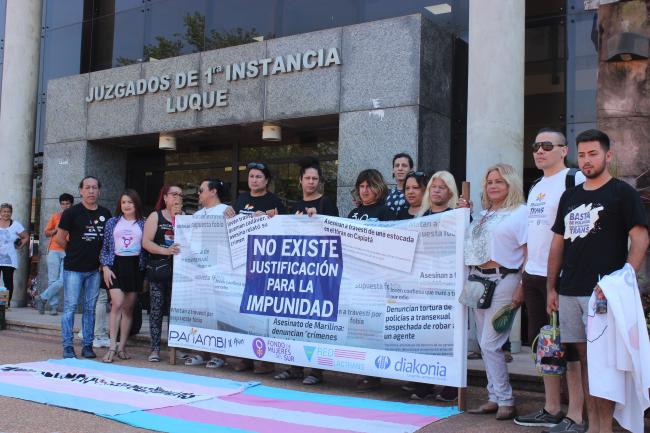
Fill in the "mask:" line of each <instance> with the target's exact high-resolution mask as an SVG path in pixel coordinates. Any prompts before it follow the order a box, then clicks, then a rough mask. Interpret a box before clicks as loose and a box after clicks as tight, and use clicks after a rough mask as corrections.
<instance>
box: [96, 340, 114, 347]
mask: <svg viewBox="0 0 650 433" xmlns="http://www.w3.org/2000/svg"><path fill="white" fill-rule="evenodd" d="M110 346H111V340H110V339H109V338H95V339H94V340H93V347H94V348H98V347H110Z"/></svg>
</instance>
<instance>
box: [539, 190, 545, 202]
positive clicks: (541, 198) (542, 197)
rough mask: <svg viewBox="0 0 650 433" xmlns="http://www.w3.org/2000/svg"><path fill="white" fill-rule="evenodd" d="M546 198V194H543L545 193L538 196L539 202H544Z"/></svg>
mask: <svg viewBox="0 0 650 433" xmlns="http://www.w3.org/2000/svg"><path fill="white" fill-rule="evenodd" d="M544 197H546V194H545V193H543V192H540V193H539V194H537V201H542V200H544Z"/></svg>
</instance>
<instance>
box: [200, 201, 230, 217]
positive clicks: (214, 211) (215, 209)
mask: <svg viewBox="0 0 650 433" xmlns="http://www.w3.org/2000/svg"><path fill="white" fill-rule="evenodd" d="M226 209H228V205H227V204H223V203H219V204H218V205H216V206H212V207H204V208H201V209H199V210H197V211H196V212H195V213H194V215H197V216H205V215H216V216H223V213H224V212H225V211H226Z"/></svg>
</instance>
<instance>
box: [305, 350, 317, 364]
mask: <svg viewBox="0 0 650 433" xmlns="http://www.w3.org/2000/svg"><path fill="white" fill-rule="evenodd" d="M302 348H303V349H305V356H307V361H309V362H311V357H312V355H313V354H314V350H316V348H315V347H314V346H303V347H302Z"/></svg>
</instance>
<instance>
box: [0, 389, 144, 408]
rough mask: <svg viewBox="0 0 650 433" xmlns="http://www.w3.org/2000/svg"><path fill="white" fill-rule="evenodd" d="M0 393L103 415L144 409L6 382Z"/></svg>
mask: <svg viewBox="0 0 650 433" xmlns="http://www.w3.org/2000/svg"><path fill="white" fill-rule="evenodd" d="M0 395H4V396H6V397H13V398H19V399H21V400H28V401H35V402H38V403H44V404H48V405H50V406H59V407H65V408H68V409H77V410H81V411H83V412H90V413H94V414H97V415H102V413H104V414H106V413H126V412H133V411H141V410H142V409H140V408H139V407H134V406H129V405H126V404H119V403H110V402H106V401H103V400H95V399H92V398H78V397H77V396H74V395H70V394H63V393H58V392H52V391H43V390H41V389H36V388H29V387H27V386H17V385H9V384H4V383H3V384H2V387H0Z"/></svg>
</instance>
